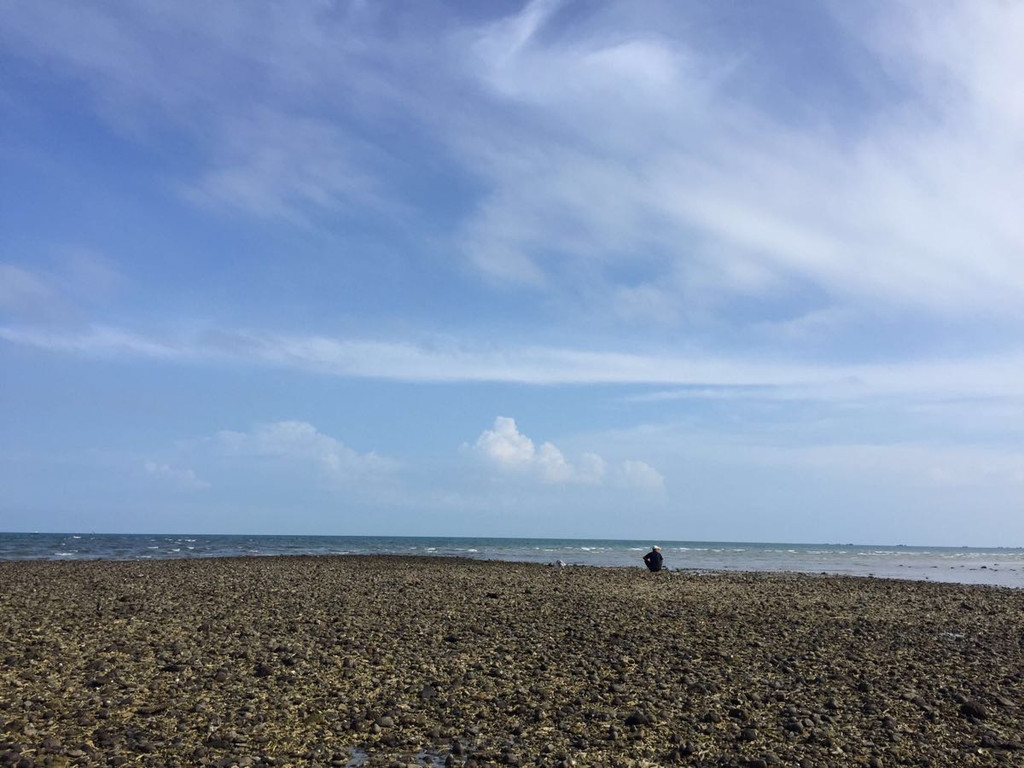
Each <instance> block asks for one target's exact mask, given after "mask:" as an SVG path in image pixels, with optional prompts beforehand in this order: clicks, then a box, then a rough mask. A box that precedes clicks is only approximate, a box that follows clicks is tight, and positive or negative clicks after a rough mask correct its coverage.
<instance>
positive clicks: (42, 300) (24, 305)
mask: <svg viewBox="0 0 1024 768" xmlns="http://www.w3.org/2000/svg"><path fill="white" fill-rule="evenodd" d="M56 301H57V292H56V291H55V290H54V289H53V287H52V286H51V285H50V284H49V282H48V281H47V280H45V279H43V278H42V277H41V276H39V275H38V274H36V273H35V272H32V271H30V270H27V269H24V268H22V267H19V266H17V265H15V264H3V263H0V310H2V311H6V312H16V313H26V314H35V313H37V312H39V309H40V307H41V306H46V305H51V304H53V303H54V302H56Z"/></svg>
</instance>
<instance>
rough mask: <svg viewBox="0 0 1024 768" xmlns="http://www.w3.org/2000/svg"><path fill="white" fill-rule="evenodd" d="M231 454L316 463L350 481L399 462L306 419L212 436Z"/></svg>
mask: <svg viewBox="0 0 1024 768" xmlns="http://www.w3.org/2000/svg"><path fill="white" fill-rule="evenodd" d="M213 444H214V445H215V447H216V448H217V450H218V451H219V452H220V453H221V454H223V455H225V456H230V457H259V458H266V459H271V460H278V461H282V462H290V463H294V464H298V465H300V466H313V467H316V468H317V469H318V470H319V471H320V472H321V474H322V475H323V476H324V477H326V478H328V479H329V480H331V481H335V482H338V483H349V482H353V481H356V480H361V479H369V478H373V477H379V476H382V475H386V474H388V473H390V472H392V471H393V470H394V469H395V468H396V467H397V465H396V463H395V462H394V461H392V460H391V459H388V458H385V457H382V456H379V455H377V454H376V453H373V452H370V453H358V452H356V451H355V450H353V449H352V448H349V447H348V446H347V445H345V444H344V443H343V442H341V441H340V440H337V439H335V438H333V437H331V436H330V435H325V434H324V433H322V432H320V431H318V430H317V428H316V427H314V426H313V425H312V424H309V423H307V422H304V421H278V422H273V423H270V424H262V425H259V426H257V427H255V428H254V429H252V430H251V431H249V432H235V431H231V430H223V431H221V432H218V433H217V435H216V436H215V438H214V439H213Z"/></svg>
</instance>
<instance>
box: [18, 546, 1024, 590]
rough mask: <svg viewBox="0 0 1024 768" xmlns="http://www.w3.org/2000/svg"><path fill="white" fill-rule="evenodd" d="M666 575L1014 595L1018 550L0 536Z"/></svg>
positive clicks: (123, 549) (26, 552)
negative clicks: (794, 578)
mask: <svg viewBox="0 0 1024 768" xmlns="http://www.w3.org/2000/svg"><path fill="white" fill-rule="evenodd" d="M655 543H657V544H658V545H659V546H660V547H661V551H662V554H663V555H664V557H665V565H666V566H667V567H668V568H669V569H671V570H684V571H691V572H703V573H717V572H727V571H760V572H795V573H820V574H837V575H846V576H861V577H865V578H868V577H874V578H895V579H913V580H926V581H942V582H955V583H961V584H988V585H993V586H1003V587H1024V549H1022V548H1009V547H1007V548H1004V547H992V548H976V547H916V546H903V545H894V546H883V545H860V544H780V543H751V542H708V541H658V542H651V541H629V540H620V539H515V538H474V537H440V536H439V537H421V536H247V535H208V534H187V535H186V534H109V533H0V560H167V559H180V558H197V557H199V558H202V557H275V556H281V555H382V554H386V555H419V556H429V557H466V558H473V559H478V560H508V561H519V562H527V563H546V564H557V563H559V562H561V563H564V564H565V565H570V566H595V567H603V568H641V567H643V565H642V563H641V557H643V555H644V553H645V552H647V551H648V550H650V548H651V546H652V545H653V544H655Z"/></svg>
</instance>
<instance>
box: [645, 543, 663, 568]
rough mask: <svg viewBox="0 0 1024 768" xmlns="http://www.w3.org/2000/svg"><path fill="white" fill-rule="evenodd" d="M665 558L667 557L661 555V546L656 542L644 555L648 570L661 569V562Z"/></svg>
mask: <svg viewBox="0 0 1024 768" xmlns="http://www.w3.org/2000/svg"><path fill="white" fill-rule="evenodd" d="M664 559H665V558H663V557H662V556H661V547H659V546H658V545H657V544H655V545H654V546H653V547H651V551H650V552H648V553H647V554H646V555H644V565H646V566H647V570H649V571H660V570H661V564H662V562H664Z"/></svg>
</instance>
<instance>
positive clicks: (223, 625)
mask: <svg viewBox="0 0 1024 768" xmlns="http://www.w3.org/2000/svg"><path fill="white" fill-rule="evenodd" d="M97 595H102V596H104V597H103V600H104V605H105V606H106V608H105V610H104V614H103V616H102V617H98V616H97V615H96V611H94V610H89V611H82V610H78V607H81V606H83V605H84V606H95V604H96V599H97V597H96V596H97ZM121 598H125V599H123V600H122V599H121ZM1019 605H1020V604H1019V594H1018V593H1016V592H1014V591H1012V590H1000V589H997V588H985V587H980V588H979V587H966V586H960V585H953V584H932V583H921V582H916V583H912V582H897V581H887V580H884V579H870V580H869V579H849V578H835V577H821V576H797V575H789V574H760V575H756V576H751V575H748V574H721V575H716V576H714V577H713V578H710V577H702V576H690V575H686V574H681V575H679V577H678V578H676V579H673V580H668V579H665V580H657V581H655V580H652V579H648V578H644V577H643V574H642V573H641V572H640V571H639V569H636V571H634V570H631V569H599V568H567V569H564V570H552V569H550V568H547V567H544V566H533V565H527V564H516V563H497V562H480V561H457V560H447V559H443V558H425V559H420V558H391V557H381V558H375V557H369V558H348V557H320V558H317V557H295V558H291V557H282V558H252V559H247V558H234V559H226V560H209V561H200V562H196V561H163V562H151V563H110V562H92V563H86V562H75V563H43V562H21V563H0V627H4V628H5V630H6V632H7V633H8V634H7V635H6V637H8V638H17V642H16V643H13V642H6V643H5V642H4V640H3V637H4V636H0V657H3V658H4V659H5V663H4V666H3V670H4V675H5V676H6V677H5V678H4V679H5V682H7V683H9V684H10V685H9V687H8V690H16V691H17V694H16V696H5V695H4V694H0V724H2V726H3V727H2V729H0V765H18V764H19V763H20V762H23V761H25V764H26V765H31V766H32V768H34V766H35V765H43V764H44V762H48V763H52V764H53V765H60V764H63V763H67V762H68V761H73V762H74V763H77V764H90V765H92V764H96V765H111V766H117V765H133V764H152V765H161V766H167V767H169V768H170V767H172V766H175V765H207V766H216V765H224V766H237V767H238V768H262V766H271V765H300V764H302V765H332V766H337V768H341V766H348V765H350V764H352V765H363V764H365V765H366V766H367V768H372V766H384V765H394V766H397V768H406V766H410V765H419V766H421V768H422V766H426V765H427V764H431V765H440V764H444V765H445V766H446V768H461V767H462V766H465V767H466V768H472V767H473V766H478V767H479V768H483V766H498V765H503V766H513V767H515V766H529V765H540V764H543V765H545V766H549V767H553V766H566V767H567V768H572V766H575V765H580V766H618V765H622V766H632V768H648V767H650V766H658V765H664V764H667V763H676V764H681V765H701V766H708V767H709V768H712V767H713V768H721V767H723V766H727V765H736V766H745V767H746V768H760V767H761V766H764V767H765V768H767V767H768V766H778V765H799V766H803V767H804V768H830V766H846V765H856V766H867V768H883V767H884V766H893V765H907V764H916V765H929V766H930V767H931V768H943V767H944V766H947V765H948V766H954V765H955V766H960V765H980V764H982V763H979V759H980V758H979V755H980V754H983V755H984V756H985V758H984V759H985V761H987V762H984V764H993V765H1001V764H1006V765H1012V764H1016V763H1018V762H1019V758H1020V755H1021V753H1024V749H1022V748H1021V747H1020V743H1019V740H1018V734H1019V707H1018V706H1017V704H1016V703H1015V702H1014V700H1013V699H1012V698H1011V697H1010V694H1011V693H1012V692H1013V691H1016V690H1018V689H1020V687H1021V686H1022V685H1024V662H1022V659H1021V654H1020V645H1019V640H1018V637H1019ZM569 608H571V609H569ZM54 626H60V627H61V633H60V634H55V633H54V632H53V631H52V627H54ZM197 628H200V629H198V630H197ZM648 628H653V629H654V631H653V634H652V633H651V632H650V631H649V630H648ZM949 637H962V638H965V640H964V641H958V642H950V641H949V639H948V638H949ZM965 648H969V649H970V657H969V663H965V656H964V655H963V654H964V649H965ZM897 654H898V658H897ZM97 723H100V726H99V727H97ZM456 735H457V737H458V738H455V737H456ZM4 739H7V740H8V741H6V742H5V741H4ZM16 740H17V741H18V742H24V743H17V744H15V741H16ZM69 745H73V748H70V749H69V748H68V746H69ZM85 745H88V750H86V749H85ZM328 745H329V749H328V748H327V746H328ZM15 746H17V749H15V748H14V747H15ZM350 749H354V750H356V751H351V752H350ZM979 750H981V752H979ZM417 755H421V757H420V758H417Z"/></svg>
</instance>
